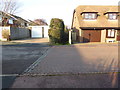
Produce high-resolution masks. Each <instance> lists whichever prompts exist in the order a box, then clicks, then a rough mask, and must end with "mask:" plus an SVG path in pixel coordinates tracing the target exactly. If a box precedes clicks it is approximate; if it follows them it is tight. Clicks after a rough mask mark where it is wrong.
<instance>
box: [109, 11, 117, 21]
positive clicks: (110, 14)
mask: <svg viewBox="0 0 120 90" xmlns="http://www.w3.org/2000/svg"><path fill="white" fill-rule="evenodd" d="M108 19H109V20H116V19H117V13H109V14H108Z"/></svg>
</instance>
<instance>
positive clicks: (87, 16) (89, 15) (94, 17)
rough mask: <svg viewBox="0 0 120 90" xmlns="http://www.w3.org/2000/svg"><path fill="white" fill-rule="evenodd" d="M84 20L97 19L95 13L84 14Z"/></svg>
mask: <svg viewBox="0 0 120 90" xmlns="http://www.w3.org/2000/svg"><path fill="white" fill-rule="evenodd" d="M84 19H85V20H95V19H97V14H96V13H84Z"/></svg>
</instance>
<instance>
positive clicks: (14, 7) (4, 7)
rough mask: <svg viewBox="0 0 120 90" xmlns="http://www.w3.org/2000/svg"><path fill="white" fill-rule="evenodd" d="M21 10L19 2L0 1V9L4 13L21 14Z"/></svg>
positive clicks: (12, 0) (16, 0)
mask: <svg viewBox="0 0 120 90" xmlns="http://www.w3.org/2000/svg"><path fill="white" fill-rule="evenodd" d="M19 8H20V3H19V2H18V0H0V9H1V11H3V12H6V13H10V14H15V13H18V12H19Z"/></svg>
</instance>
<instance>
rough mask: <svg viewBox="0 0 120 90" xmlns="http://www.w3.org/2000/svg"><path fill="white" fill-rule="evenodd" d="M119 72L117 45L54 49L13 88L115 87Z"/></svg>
mask: <svg viewBox="0 0 120 90" xmlns="http://www.w3.org/2000/svg"><path fill="white" fill-rule="evenodd" d="M118 70H119V68H118V45H117V44H89V45H79V44H78V45H70V46H53V47H52V48H51V49H50V50H49V52H48V55H47V56H46V57H45V58H43V59H42V60H41V62H40V63H39V64H38V65H37V66H36V67H35V68H34V69H31V70H29V72H26V73H24V74H23V75H21V76H20V77H19V78H17V79H16V80H15V83H14V84H13V86H12V87H13V88H31V87H34V88H55V87H56V88H114V87H118V80H120V78H119V76H120V75H119V74H118ZM33 81H34V83H32V82H33ZM91 82H92V83H91Z"/></svg>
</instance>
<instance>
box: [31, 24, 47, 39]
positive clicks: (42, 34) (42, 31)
mask: <svg viewBox="0 0 120 90" xmlns="http://www.w3.org/2000/svg"><path fill="white" fill-rule="evenodd" d="M30 28H31V37H32V38H46V37H48V28H49V27H48V26H30Z"/></svg>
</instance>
